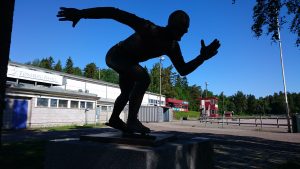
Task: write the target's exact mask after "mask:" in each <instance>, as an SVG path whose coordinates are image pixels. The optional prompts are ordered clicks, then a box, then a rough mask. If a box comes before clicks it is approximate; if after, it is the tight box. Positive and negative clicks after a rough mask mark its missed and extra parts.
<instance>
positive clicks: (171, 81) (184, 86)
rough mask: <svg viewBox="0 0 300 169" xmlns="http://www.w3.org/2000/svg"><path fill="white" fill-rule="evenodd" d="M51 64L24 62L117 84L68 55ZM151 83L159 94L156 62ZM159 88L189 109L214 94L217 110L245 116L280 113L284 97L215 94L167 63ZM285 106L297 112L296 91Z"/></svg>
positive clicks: (107, 72) (299, 97)
mask: <svg viewBox="0 0 300 169" xmlns="http://www.w3.org/2000/svg"><path fill="white" fill-rule="evenodd" d="M53 63H54V60H53V58H52V57H51V56H50V57H48V58H43V59H42V60H39V59H35V60H33V61H32V62H27V63H26V64H29V65H33V66H40V67H44V68H47V69H53V70H56V71H64V72H66V73H71V74H74V75H77V76H83V75H84V76H85V77H87V78H93V79H97V80H103V81H106V82H110V83H115V84H118V82H119V76H118V73H117V72H115V71H114V70H112V69H110V68H108V69H98V67H97V66H96V64H95V63H89V64H87V65H86V66H85V68H84V71H82V70H81V68H79V67H74V65H73V61H72V58H71V57H69V58H68V59H67V60H66V66H65V67H64V69H63V70H61V62H60V60H58V62H57V63H56V65H55V66H54V67H52V65H53ZM145 69H146V70H147V71H148V73H149V76H150V79H151V84H150V86H149V88H148V91H150V92H154V93H159V86H160V84H159V83H160V77H159V75H160V74H159V71H160V70H159V69H160V66H159V64H154V65H153V67H152V68H151V69H150V70H148V68H147V67H145ZM161 73H162V76H161V83H162V84H161V87H162V88H161V91H162V94H163V95H165V96H166V98H175V99H180V100H185V101H188V102H189V110H193V111H199V104H200V101H199V98H201V97H206V93H207V97H212V96H214V97H217V98H218V99H219V104H218V107H219V113H222V112H224V111H234V112H235V113H236V114H247V115H255V114H256V115H257V114H261V115H270V114H275V115H281V114H282V115H283V114H285V104H284V103H285V100H284V94H283V93H282V92H279V93H274V94H273V95H269V96H266V97H260V98H255V96H254V95H251V94H248V95H246V94H244V93H243V92H242V91H238V92H237V93H235V94H234V95H232V96H226V95H224V93H223V92H222V93H221V94H219V95H214V93H213V92H212V91H209V90H207V91H206V90H202V88H201V86H198V85H195V84H194V85H189V83H188V79H187V78H186V77H185V76H183V77H182V76H180V75H179V74H178V73H177V72H175V71H173V66H167V67H162V68H161ZM288 101H289V108H290V112H291V114H294V113H300V93H288Z"/></svg>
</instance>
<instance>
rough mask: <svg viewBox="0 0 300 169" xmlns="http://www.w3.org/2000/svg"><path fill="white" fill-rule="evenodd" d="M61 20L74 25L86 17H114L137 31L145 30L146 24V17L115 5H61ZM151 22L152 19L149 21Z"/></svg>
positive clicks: (59, 14) (59, 13)
mask: <svg viewBox="0 0 300 169" xmlns="http://www.w3.org/2000/svg"><path fill="white" fill-rule="evenodd" d="M57 17H59V20H60V21H72V22H73V25H72V26H73V27H74V26H75V25H76V24H77V22H78V21H79V20H80V19H82V18H84V19H113V20H116V21H118V22H120V23H123V24H125V25H128V26H130V27H131V28H132V29H134V30H135V31H137V32H140V31H143V30H142V29H143V27H144V25H145V24H146V21H147V20H145V19H142V18H140V17H138V16H136V15H134V14H132V13H129V12H126V11H122V10H120V9H118V8H114V7H96V8H88V9H82V10H79V9H76V8H64V7H61V8H60V11H59V12H58V14H57ZM147 22H149V23H151V22H150V21H147Z"/></svg>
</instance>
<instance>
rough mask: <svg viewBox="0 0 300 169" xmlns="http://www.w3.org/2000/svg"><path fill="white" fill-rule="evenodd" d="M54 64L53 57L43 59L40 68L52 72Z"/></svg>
mask: <svg viewBox="0 0 300 169" xmlns="http://www.w3.org/2000/svg"><path fill="white" fill-rule="evenodd" d="M53 63H54V60H53V57H52V56H50V57H48V58H43V59H42V60H41V61H40V63H39V67H42V68H45V69H50V70H52V69H53Z"/></svg>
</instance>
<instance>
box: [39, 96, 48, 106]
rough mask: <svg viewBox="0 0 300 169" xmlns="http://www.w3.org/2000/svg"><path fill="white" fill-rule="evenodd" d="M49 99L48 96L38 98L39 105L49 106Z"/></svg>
mask: <svg viewBox="0 0 300 169" xmlns="http://www.w3.org/2000/svg"><path fill="white" fill-rule="evenodd" d="M48 102H49V99H47V98H37V104H36V105H37V106H38V107H48Z"/></svg>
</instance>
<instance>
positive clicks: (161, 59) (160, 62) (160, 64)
mask: <svg viewBox="0 0 300 169" xmlns="http://www.w3.org/2000/svg"><path fill="white" fill-rule="evenodd" d="M164 59H165V58H164V57H163V56H161V57H160V58H159V105H160V106H161V69H162V61H163V60H164Z"/></svg>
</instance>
